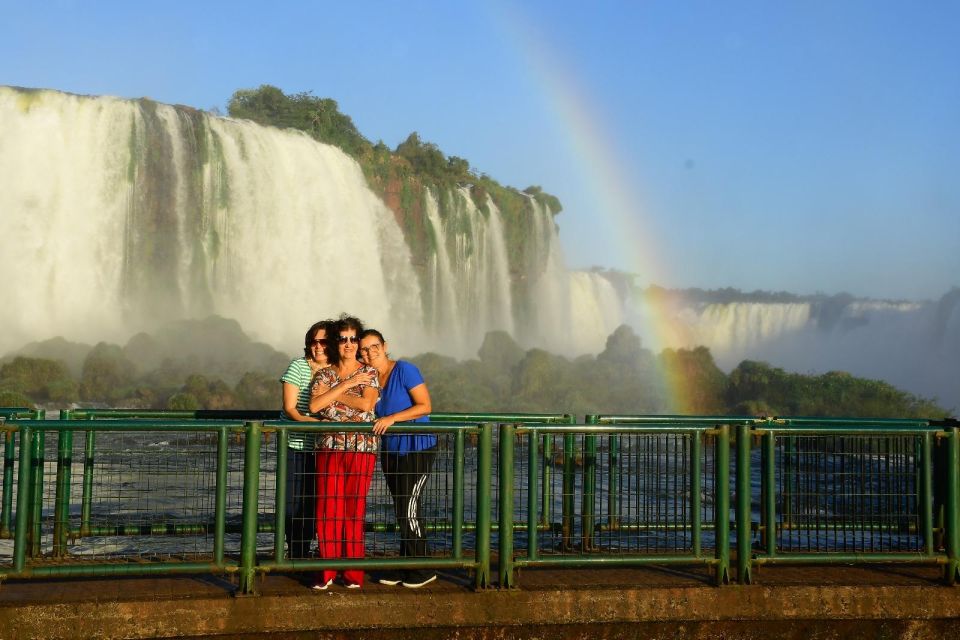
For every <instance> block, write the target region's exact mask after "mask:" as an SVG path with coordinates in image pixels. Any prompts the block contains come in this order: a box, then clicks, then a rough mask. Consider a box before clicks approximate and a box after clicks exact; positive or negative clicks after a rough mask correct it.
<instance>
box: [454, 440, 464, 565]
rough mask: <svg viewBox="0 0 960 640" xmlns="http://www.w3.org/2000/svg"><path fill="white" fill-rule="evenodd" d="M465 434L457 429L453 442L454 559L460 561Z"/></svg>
mask: <svg viewBox="0 0 960 640" xmlns="http://www.w3.org/2000/svg"><path fill="white" fill-rule="evenodd" d="M465 450H466V446H465V432H464V429H463V427H460V428H459V429H457V433H456V435H455V436H454V441H453V534H452V540H451V542H452V544H453V557H454V558H456V559H457V560H459V559H460V558H462V557H463V503H464V497H465V496H464V494H465V493H466V483H465V482H464V467H465V466H466V465H465V460H464V453H465Z"/></svg>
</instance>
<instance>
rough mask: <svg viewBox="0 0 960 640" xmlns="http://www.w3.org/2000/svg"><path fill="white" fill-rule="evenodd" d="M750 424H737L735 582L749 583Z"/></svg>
mask: <svg viewBox="0 0 960 640" xmlns="http://www.w3.org/2000/svg"><path fill="white" fill-rule="evenodd" d="M750 497H751V496H750V426H749V425H746V424H741V425H738V426H737V509H736V516H737V582H738V583H740V584H750V565H751V558H750V555H751V550H750V537H751V536H750V534H751V531H750V525H751V522H750V521H751V519H752V518H751V517H750Z"/></svg>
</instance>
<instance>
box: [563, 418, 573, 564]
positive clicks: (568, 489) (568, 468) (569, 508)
mask: <svg viewBox="0 0 960 640" xmlns="http://www.w3.org/2000/svg"><path fill="white" fill-rule="evenodd" d="M573 449H574V434H572V433H566V434H564V436H563V496H562V507H563V513H562V514H561V516H560V522H561V524H562V527H563V529H562V531H563V533H562V534H561V548H562V549H563V550H564V551H569V550H571V549H573V512H574V495H573V494H574V487H575V485H574V472H575V467H574V458H573V453H574V452H573Z"/></svg>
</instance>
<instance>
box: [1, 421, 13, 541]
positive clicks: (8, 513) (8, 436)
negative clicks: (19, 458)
mask: <svg viewBox="0 0 960 640" xmlns="http://www.w3.org/2000/svg"><path fill="white" fill-rule="evenodd" d="M15 461H16V447H15V446H14V432H13V431H12V430H10V431H4V432H3V506H2V508H0V538H9V537H10V536H11V535H12V533H13V531H12V530H11V528H10V520H11V518H12V517H13V467H14V462H15Z"/></svg>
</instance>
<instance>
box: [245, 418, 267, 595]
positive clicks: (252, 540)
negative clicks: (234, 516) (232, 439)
mask: <svg viewBox="0 0 960 640" xmlns="http://www.w3.org/2000/svg"><path fill="white" fill-rule="evenodd" d="M262 427H263V423H261V422H247V423H244V431H245V432H246V442H244V449H243V452H244V454H243V514H242V519H243V527H242V533H241V537H240V593H241V594H245V595H250V594H255V593H256V590H257V584H256V579H257V566H256V565H257V516H258V507H257V493H258V490H259V488H260V430H261V428H262Z"/></svg>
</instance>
